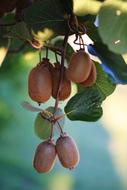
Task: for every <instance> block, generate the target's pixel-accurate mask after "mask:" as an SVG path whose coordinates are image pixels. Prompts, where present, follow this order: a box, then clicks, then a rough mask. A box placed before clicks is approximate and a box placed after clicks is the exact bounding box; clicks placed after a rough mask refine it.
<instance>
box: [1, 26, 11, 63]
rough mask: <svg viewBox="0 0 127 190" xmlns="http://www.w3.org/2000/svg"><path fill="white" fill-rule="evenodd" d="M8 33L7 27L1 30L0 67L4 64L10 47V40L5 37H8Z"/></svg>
mask: <svg viewBox="0 0 127 190" xmlns="http://www.w3.org/2000/svg"><path fill="white" fill-rule="evenodd" d="M6 32H7V29H6V27H3V28H2V29H0V66H1V65H2V63H3V61H4V59H5V57H6V55H7V52H8V49H9V46H10V39H8V38H5V37H4V35H6Z"/></svg>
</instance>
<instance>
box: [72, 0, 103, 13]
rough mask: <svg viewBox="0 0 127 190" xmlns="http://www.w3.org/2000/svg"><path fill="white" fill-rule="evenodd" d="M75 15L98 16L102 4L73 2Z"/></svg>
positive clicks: (91, 1)
mask: <svg viewBox="0 0 127 190" xmlns="http://www.w3.org/2000/svg"><path fill="white" fill-rule="evenodd" d="M73 2H74V13H75V14H76V15H77V16H84V15H87V14H97V12H98V11H99V9H100V7H101V4H102V3H101V2H99V1H96V0H73Z"/></svg>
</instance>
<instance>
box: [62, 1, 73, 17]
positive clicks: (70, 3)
mask: <svg viewBox="0 0 127 190" xmlns="http://www.w3.org/2000/svg"><path fill="white" fill-rule="evenodd" d="M61 2H62V4H63V6H64V9H65V11H66V13H68V14H72V13H73V0H61Z"/></svg>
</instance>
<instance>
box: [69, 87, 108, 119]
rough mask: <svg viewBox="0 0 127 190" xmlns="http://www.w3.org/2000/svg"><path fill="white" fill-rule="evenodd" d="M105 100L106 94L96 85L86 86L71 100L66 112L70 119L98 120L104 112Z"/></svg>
mask: <svg viewBox="0 0 127 190" xmlns="http://www.w3.org/2000/svg"><path fill="white" fill-rule="evenodd" d="M103 100H104V96H102V93H101V92H100V91H99V90H98V89H97V88H96V87H89V88H85V90H84V91H82V92H80V93H78V94H76V95H75V96H74V97H72V98H71V99H70V100H69V102H68V103H67V105H66V107H65V112H66V114H67V113H68V114H67V116H68V118H69V119H70V120H81V121H97V120H98V119H99V118H100V117H101V116H102V114H103V110H102V107H101V103H102V101H103Z"/></svg>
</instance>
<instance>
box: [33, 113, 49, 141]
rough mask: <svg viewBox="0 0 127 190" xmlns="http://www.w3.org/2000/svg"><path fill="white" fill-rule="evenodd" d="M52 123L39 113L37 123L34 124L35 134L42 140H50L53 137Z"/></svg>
mask: <svg viewBox="0 0 127 190" xmlns="http://www.w3.org/2000/svg"><path fill="white" fill-rule="evenodd" d="M51 129H52V126H51V122H49V121H48V120H47V119H45V118H43V117H42V116H41V113H38V115H37V117H36V119H35V123H34V132H35V134H36V135H37V136H38V137H39V138H40V139H48V138H49V137H50V135H51Z"/></svg>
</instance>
